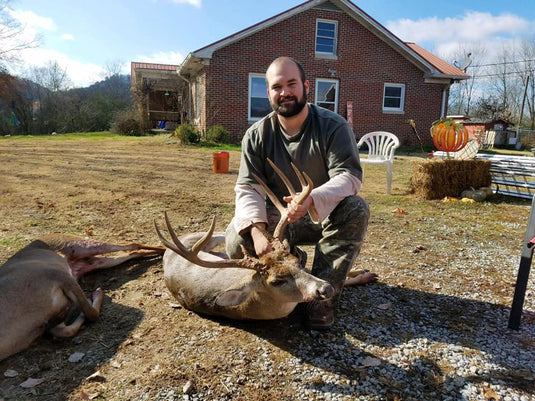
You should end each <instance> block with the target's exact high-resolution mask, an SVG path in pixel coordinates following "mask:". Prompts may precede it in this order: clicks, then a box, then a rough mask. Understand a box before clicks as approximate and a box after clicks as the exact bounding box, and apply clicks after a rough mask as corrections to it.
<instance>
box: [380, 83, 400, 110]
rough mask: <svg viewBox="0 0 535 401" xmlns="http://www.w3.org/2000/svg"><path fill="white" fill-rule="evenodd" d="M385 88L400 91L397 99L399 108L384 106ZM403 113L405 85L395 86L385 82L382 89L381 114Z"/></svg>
mask: <svg viewBox="0 0 535 401" xmlns="http://www.w3.org/2000/svg"><path fill="white" fill-rule="evenodd" d="M387 88H399V89H401V93H400V97H399V107H388V106H385V101H386V89H387ZM404 111H405V84H396V83H392V82H385V84H384V87H383V112H384V113H403V112H404Z"/></svg>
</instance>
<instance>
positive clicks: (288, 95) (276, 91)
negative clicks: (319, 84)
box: [266, 62, 309, 117]
mask: <svg viewBox="0 0 535 401" xmlns="http://www.w3.org/2000/svg"><path fill="white" fill-rule="evenodd" d="M266 80H267V84H268V90H267V91H268V97H269V103H270V104H271V107H272V108H273V110H274V111H275V112H276V113H277V114H279V115H281V116H283V117H292V116H295V115H297V114H299V113H300V112H301V110H303V108H304V107H305V106H306V104H307V94H308V90H309V83H308V81H305V82H302V81H301V74H300V73H299V69H298V68H297V66H296V65H295V64H294V63H292V62H285V63H280V64H274V65H271V66H270V67H269V69H268V71H267V72H266Z"/></svg>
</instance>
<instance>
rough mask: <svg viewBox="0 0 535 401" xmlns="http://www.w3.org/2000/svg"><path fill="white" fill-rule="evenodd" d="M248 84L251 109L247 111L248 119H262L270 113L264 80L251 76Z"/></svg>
mask: <svg viewBox="0 0 535 401" xmlns="http://www.w3.org/2000/svg"><path fill="white" fill-rule="evenodd" d="M250 82H251V83H250V85H251V88H250V93H251V95H250V96H251V99H250V104H251V109H250V110H249V118H262V117H264V116H266V115H268V114H269V113H270V112H271V111H272V109H271V105H270V104H269V98H268V94H267V86H266V80H265V78H264V77H261V76H256V77H255V76H252V77H251V81H250Z"/></svg>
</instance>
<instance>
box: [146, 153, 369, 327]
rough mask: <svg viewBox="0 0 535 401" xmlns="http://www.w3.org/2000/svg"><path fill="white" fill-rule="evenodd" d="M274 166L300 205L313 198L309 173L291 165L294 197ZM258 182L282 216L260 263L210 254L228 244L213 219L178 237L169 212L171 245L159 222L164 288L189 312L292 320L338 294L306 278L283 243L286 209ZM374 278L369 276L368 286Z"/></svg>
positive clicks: (287, 182)
mask: <svg viewBox="0 0 535 401" xmlns="http://www.w3.org/2000/svg"><path fill="white" fill-rule="evenodd" d="M268 161H269V162H271V161H270V160H268ZM271 165H272V167H273V168H274V169H275V171H276V172H277V174H278V175H279V176H280V177H281V179H282V180H283V181H284V182H285V184H286V186H287V188H288V190H289V191H290V193H291V194H292V196H293V197H294V199H295V200H296V201H297V202H298V203H302V202H303V201H304V200H305V199H306V198H307V197H308V196H310V192H311V191H312V189H313V184H312V180H311V179H310V177H308V175H307V174H306V173H302V174H301V173H300V172H299V170H298V169H297V168H296V167H295V166H293V165H292V167H293V168H294V171H295V173H296V174H297V176H298V178H299V181H300V182H301V186H302V190H301V192H300V193H299V194H296V192H295V190H294V189H293V188H292V186H291V184H290V182H289V180H288V179H287V177H286V176H285V175H284V174H283V173H282V172H281V171H280V170H279V169H278V168H277V167H276V166H275V165H274V164H271ZM255 178H256V180H257V181H258V182H259V183H260V185H262V187H263V188H264V189H265V190H266V193H267V195H268V197H269V198H270V199H271V201H272V202H273V204H274V205H275V206H276V207H277V209H278V210H279V212H280V214H281V218H280V220H279V223H278V224H277V227H276V228H275V231H274V233H273V236H271V235H269V234H268V233H267V232H264V235H266V236H267V238H268V239H269V240H270V242H271V247H272V249H273V250H272V251H271V252H269V253H267V254H266V255H263V256H261V257H260V258H256V257H253V256H252V255H249V254H247V253H246V252H245V251H244V253H245V257H244V258H243V259H229V258H228V257H227V256H226V255H225V254H221V253H215V252H212V250H214V249H215V248H216V247H217V246H218V245H220V244H223V243H224V242H225V237H224V234H222V233H217V234H215V235H214V227H215V219H213V220H212V225H211V227H210V229H209V230H208V232H206V233H195V234H186V235H183V236H181V237H178V236H177V235H176V233H175V231H174V230H173V228H172V225H171V223H170V221H169V218H168V215H167V213H165V220H166V225H167V230H168V232H169V235H170V236H171V240H168V239H167V238H165V237H164V235H163V234H162V232H161V230H160V229H159V227H158V225H157V224H156V222H155V228H156V232H157V233H158V236H159V237H160V239H161V240H162V242H163V244H164V245H165V246H166V247H167V248H168V249H167V250H166V251H165V254H164V257H163V268H164V278H165V283H166V285H167V288H168V289H169V291H170V292H171V293H172V294H173V295H174V296H175V298H176V299H177V300H178V301H179V302H180V303H181V305H182V306H184V307H185V308H186V309H189V310H192V311H195V312H197V313H201V314H207V315H213V316H224V317H227V318H231V319H240V320H241V319H278V318H283V317H286V316H288V315H289V314H290V313H291V312H292V311H293V310H294V309H295V307H296V306H297V304H298V303H301V302H310V301H313V300H315V299H329V298H331V297H332V296H333V295H334V288H333V287H332V286H331V284H329V283H328V282H327V281H325V280H322V279H319V278H317V277H315V276H313V275H312V274H310V273H308V272H307V271H306V270H305V269H303V267H302V265H301V262H300V260H299V259H298V258H297V257H296V256H294V255H293V254H291V253H290V247H289V246H288V244H287V242H286V241H284V240H283V233H284V228H285V227H286V225H287V224H288V220H287V217H286V209H285V208H284V206H282V204H281V203H280V201H279V200H278V199H277V197H276V196H275V195H274V194H273V192H272V191H271V190H270V189H269V188H268V187H267V186H266V185H265V183H264V182H262V180H261V179H260V178H259V177H256V176H255ZM371 276H374V275H373V274H372V275H371ZM372 278H373V277H370V276H369V275H368V276H367V277H366V280H367V281H366V280H365V281H366V282H368V281H371V279H372ZM356 283H358V282H356Z"/></svg>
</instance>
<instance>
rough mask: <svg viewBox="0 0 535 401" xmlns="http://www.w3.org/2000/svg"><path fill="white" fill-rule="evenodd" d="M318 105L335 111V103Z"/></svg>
mask: <svg viewBox="0 0 535 401" xmlns="http://www.w3.org/2000/svg"><path fill="white" fill-rule="evenodd" d="M318 106H320V107H323V108H324V109H329V110H331V111H335V110H334V104H333V103H318Z"/></svg>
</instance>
